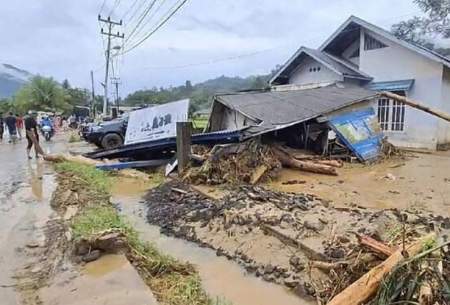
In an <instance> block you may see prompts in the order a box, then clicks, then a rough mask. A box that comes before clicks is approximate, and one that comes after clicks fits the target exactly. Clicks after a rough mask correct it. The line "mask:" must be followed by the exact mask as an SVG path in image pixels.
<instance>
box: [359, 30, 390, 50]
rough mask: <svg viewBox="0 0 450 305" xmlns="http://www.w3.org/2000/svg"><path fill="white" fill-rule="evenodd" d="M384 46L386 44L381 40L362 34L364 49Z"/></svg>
mask: <svg viewBox="0 0 450 305" xmlns="http://www.w3.org/2000/svg"><path fill="white" fill-rule="evenodd" d="M386 47H387V45H385V44H384V43H382V42H381V41H379V40H377V39H375V38H373V37H372V36H370V35H367V34H366V35H365V36H364V50H365V51H369V50H376V49H382V48H386Z"/></svg>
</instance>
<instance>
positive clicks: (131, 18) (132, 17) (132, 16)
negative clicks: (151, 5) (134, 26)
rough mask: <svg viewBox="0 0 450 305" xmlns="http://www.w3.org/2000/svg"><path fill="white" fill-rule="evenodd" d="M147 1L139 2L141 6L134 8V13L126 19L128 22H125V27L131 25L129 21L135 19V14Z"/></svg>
mask: <svg viewBox="0 0 450 305" xmlns="http://www.w3.org/2000/svg"><path fill="white" fill-rule="evenodd" d="M138 1H139V0H138ZM147 1H148V0H141V4H140V5H139V6H138V7H137V8H136V10H135V11H134V13H133V14H132V15H131V16H130V18H128V20H127V21H126V23H125V25H127V24H131V23H132V22H131V21H132V20H133V19H134V18H135V17H136V15H137V13H138V12H139V11H140V9H141V8H142V7H144V5H145V3H146V2H147Z"/></svg>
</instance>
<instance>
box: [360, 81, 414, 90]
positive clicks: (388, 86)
mask: <svg viewBox="0 0 450 305" xmlns="http://www.w3.org/2000/svg"><path fill="white" fill-rule="evenodd" d="M413 85H414V79H405V80H396V81H390V82H375V83H370V84H369V85H368V86H367V87H368V88H369V89H370V90H374V91H409V90H410V89H411V87H412V86H413Z"/></svg>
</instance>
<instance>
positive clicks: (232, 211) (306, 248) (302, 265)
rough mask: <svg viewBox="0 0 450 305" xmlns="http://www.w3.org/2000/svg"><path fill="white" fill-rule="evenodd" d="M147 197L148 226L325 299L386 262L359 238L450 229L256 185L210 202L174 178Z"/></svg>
mask: <svg viewBox="0 0 450 305" xmlns="http://www.w3.org/2000/svg"><path fill="white" fill-rule="evenodd" d="M146 200H147V202H148V215H147V217H148V221H149V222H150V223H152V224H156V225H159V226H160V227H161V230H162V232H163V233H166V234H170V235H174V236H177V237H181V238H184V239H187V240H190V241H193V242H196V243H198V244H200V245H202V246H204V247H210V248H212V249H215V250H216V251H217V255H223V256H226V257H227V258H229V259H232V260H234V261H237V262H239V263H240V264H242V265H243V267H244V268H245V269H246V270H247V271H248V272H249V273H253V274H255V275H256V276H260V277H262V278H263V279H264V280H266V281H270V282H275V283H278V284H281V285H285V286H287V287H289V288H291V289H293V290H294V291H295V292H296V293H297V294H299V295H301V296H303V297H307V296H310V297H315V298H318V299H320V300H323V301H326V300H329V299H330V298H331V297H333V296H334V295H336V294H337V293H339V292H340V291H341V290H343V289H344V288H345V287H347V286H348V285H349V284H350V283H352V282H353V281H355V280H356V279H357V278H359V276H361V275H362V274H364V273H365V272H367V271H368V270H370V269H371V268H372V267H374V266H376V265H377V264H379V263H380V262H381V261H382V260H383V259H385V255H383V254H382V253H381V254H380V253H374V252H373V250H369V249H367V248H366V247H364V246H363V245H362V244H361V243H360V242H359V241H358V237H359V238H361V237H364V236H370V237H373V238H375V239H377V240H380V241H382V242H383V243H384V244H385V245H387V246H388V247H390V248H392V249H395V248H396V247H397V246H399V245H400V244H401V243H402V241H403V233H405V242H408V241H410V240H414V239H415V238H418V237H419V236H421V235H423V234H425V233H426V232H429V231H432V230H435V229H437V230H447V229H450V219H449V218H442V217H439V216H437V217H435V216H433V215H430V214H419V213H410V212H400V211H398V210H395V209H392V210H384V211H375V210H370V209H366V208H361V207H356V208H334V207H331V206H329V205H328V204H327V203H326V202H324V201H322V200H320V199H319V198H317V197H315V196H313V195H308V194H294V193H281V192H276V191H270V190H268V189H265V188H262V187H254V186H241V187H237V188H235V189H233V190H230V194H229V195H228V196H226V197H225V198H223V199H221V200H211V199H209V198H207V197H205V196H203V195H202V194H200V193H197V192H196V191H194V190H192V189H191V188H190V187H189V186H187V185H185V184H183V183H181V182H177V181H171V182H169V183H166V184H163V185H161V186H160V187H158V188H156V189H153V190H152V191H150V192H149V193H148V195H147V197H146ZM405 217H406V221H403V222H402V219H404V218H405ZM403 228H405V229H403Z"/></svg>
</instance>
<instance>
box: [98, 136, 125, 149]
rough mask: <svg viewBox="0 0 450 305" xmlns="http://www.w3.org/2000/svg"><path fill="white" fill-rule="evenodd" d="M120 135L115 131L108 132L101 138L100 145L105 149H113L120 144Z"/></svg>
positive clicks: (121, 142) (121, 141)
mask: <svg viewBox="0 0 450 305" xmlns="http://www.w3.org/2000/svg"><path fill="white" fill-rule="evenodd" d="M122 144H123V140H122V137H121V136H119V135H118V134H117V133H108V134H107V135H105V136H104V137H103V139H102V146H103V148H105V149H113V148H117V147H119V146H122Z"/></svg>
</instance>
